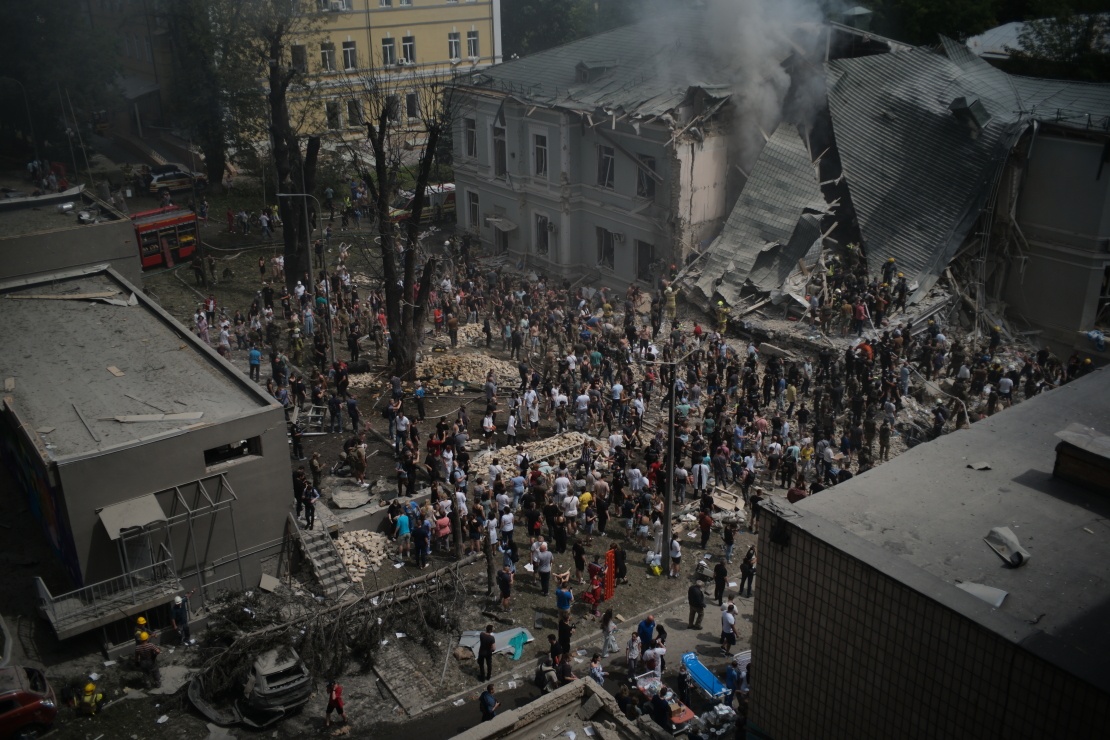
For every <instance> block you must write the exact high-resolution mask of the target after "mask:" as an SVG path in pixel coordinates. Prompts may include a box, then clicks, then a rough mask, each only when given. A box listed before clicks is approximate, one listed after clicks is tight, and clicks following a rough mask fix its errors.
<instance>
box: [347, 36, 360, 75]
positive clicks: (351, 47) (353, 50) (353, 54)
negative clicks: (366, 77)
mask: <svg viewBox="0 0 1110 740" xmlns="http://www.w3.org/2000/svg"><path fill="white" fill-rule="evenodd" d="M343 69H344V70H355V69H358V42H357V41H344V42H343Z"/></svg>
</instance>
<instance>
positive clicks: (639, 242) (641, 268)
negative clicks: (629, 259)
mask: <svg viewBox="0 0 1110 740" xmlns="http://www.w3.org/2000/svg"><path fill="white" fill-rule="evenodd" d="M633 246H634V247H635V249H636V280H638V281H640V282H643V283H649V284H650V283H651V266H652V265H654V264H655V260H656V257H655V244H654V243H653V242H646V241H644V240H643V239H636V240H634V241H633ZM641 246H646V247H647V248H648V250H649V254H650V255H651V259H649V260H648V261H647V264H646V265H642V264H640V247H641Z"/></svg>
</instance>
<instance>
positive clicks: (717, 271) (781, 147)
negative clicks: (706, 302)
mask: <svg viewBox="0 0 1110 740" xmlns="http://www.w3.org/2000/svg"><path fill="white" fill-rule="evenodd" d="M806 209H810V210H816V211H821V212H823V211H825V210H826V206H825V202H824V199H823V198H822V196H821V190H820V187H819V184H818V181H817V172H816V169H815V168H814V166H813V164H812V161H811V160H810V156H809V150H808V149H807V147H806V144H805V142H804V141H803V140H802V137H801V136H800V135H799V133H798V130H797V128H795V127H794V126H792V125H790V124H786V123H783V124H780V125H779V127H778V128H777V129H775V133H774V134H773V135H772V136H771V138H770V140H768V142H767V144H766V145H765V146H764V147H763V151H762V152H760V155H759V159H758V160H756V163H755V167H753V168H752V172H751V175H750V177H749V178H748V181H747V183H745V185H744V190H743V191H742V192H741V193H740V197H739V198H738V199H737V201H736V205H735V206H733V208H732V212H731V213H730V214H729V216H728V220H727V221H726V222H725V225H724V228H723V229H722V230H721V234H720V236H718V237H717V238H716V239H714V240H713V242H712V243H711V244H710V245H709V250H708V251H709V253H708V254H707V255H706V256H705V262H704V264H703V266H702V270H701V277H700V278H699V279H698V280H697V282H696V283H695V285H696V287H697V288H698V290H700V291H701V292H702V294H703V295H704V296H705V298H706V299H711V298H713V295H714V293H715V292H716V293H720V294H721V296H722V297H723V298H724V299H725V300H727V301H728V302H729V303H732V304H735V303H736V302H737V301H738V300H739V298H740V291H741V289H742V288H743V287H744V285H745V284H746V283H747V282H748V280H749V278H750V279H752V281H753V282H755V283H757V284H758V285H759V287H760V288H761V289H764V290H770V289H771V288H777V287H778V286H779V285H781V284H782V279H785V278H786V274H783V275H782V279H779V280H778V282H777V283H775V284H774V285H771V283H774V281H775V279H777V278H772V275H777V274H778V272H779V269H778V267H775V266H773V264H772V263H774V261H775V259H777V258H778V257H779V256H780V253H781V252H782V251H783V249H782V248H783V247H785V246H787V244H788V243H789V242H790V240H791V236H792V235H793V234H794V232H795V229H796V227H797V226H798V220H799V218H800V217H801V216H802V214H803V213H804V212H805V211H806ZM811 243H812V242H811ZM808 247H809V244H807V245H806V248H807V249H808ZM804 255H805V250H803V251H802V252H801V253H800V254H798V255H796V256H793V257H792V258H790V256H789V255H786V256H785V257H787V258H786V259H784V260H783V262H784V263H785V264H786V266H787V269H786V273H787V274H788V273H789V271H790V269H792V268H793V266H794V264H795V263H796V262H797V261H798V258H799V257H802V256H804ZM757 264H759V265H761V269H760V271H759V275H758V276H756V275H754V274H753V270H754V269H755V268H756V267H757ZM718 279H720V280H721V282H720V283H719V284H718V283H717V281H718Z"/></svg>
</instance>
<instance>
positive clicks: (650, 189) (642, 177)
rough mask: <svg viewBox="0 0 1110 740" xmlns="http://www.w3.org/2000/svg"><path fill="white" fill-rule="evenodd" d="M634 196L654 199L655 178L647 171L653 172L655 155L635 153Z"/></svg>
mask: <svg viewBox="0 0 1110 740" xmlns="http://www.w3.org/2000/svg"><path fill="white" fill-rule="evenodd" d="M636 164H637V167H636V197H638V198H647V199H648V200H652V201H654V200H655V192H656V188H655V185H656V183H655V178H654V177H652V176H651V175H650V174H648V173H649V172H652V173H654V172H655V157H653V156H652V155H650V154H637V155H636Z"/></svg>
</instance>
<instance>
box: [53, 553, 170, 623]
mask: <svg viewBox="0 0 1110 740" xmlns="http://www.w3.org/2000/svg"><path fill="white" fill-rule="evenodd" d="M35 581H36V584H35V585H36V590H37V591H38V593H39V596H40V598H41V600H42V604H40V608H41V609H42V610H43V611H44V612H45V615H46V616H47V617H48V618H49V619H50V621H51V623H52V624H54V625H55V626H58V625H60V624H67V623H72V622H80V621H85V620H88V619H95V618H97V617H101V616H104V615H106V614H108V613H110V612H114V611H118V610H119V609H120V608H121V607H125V606H134V605H136V604H138V603H139V602H140V601H143V600H146V599H147V598H149V597H150V594H151V592H152V591H153V590H154V589H162V588H164V587H165V585H166V583H167V582H175V583H176V582H178V578H177V573H176V571H175V570H174V567H173V560H172V559H166V560H161V561H159V562H157V563H153V564H151V565H146V566H143V567H141V568H136V569H135V570H132V571H131V572H129V573H124V574H123V575H119V576H115V577H114V578H109V579H107V580H104V581H99V582H97V583H92V584H89V585H88V586H85V587H83V588H79V589H77V590H76V591H70V592H68V593H64V594H59V595H57V596H55V595H53V594H51V593H50V591H49V589H47V587H46V584H45V583H43V582H42V579H40V578H38V577H36V578H35Z"/></svg>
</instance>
